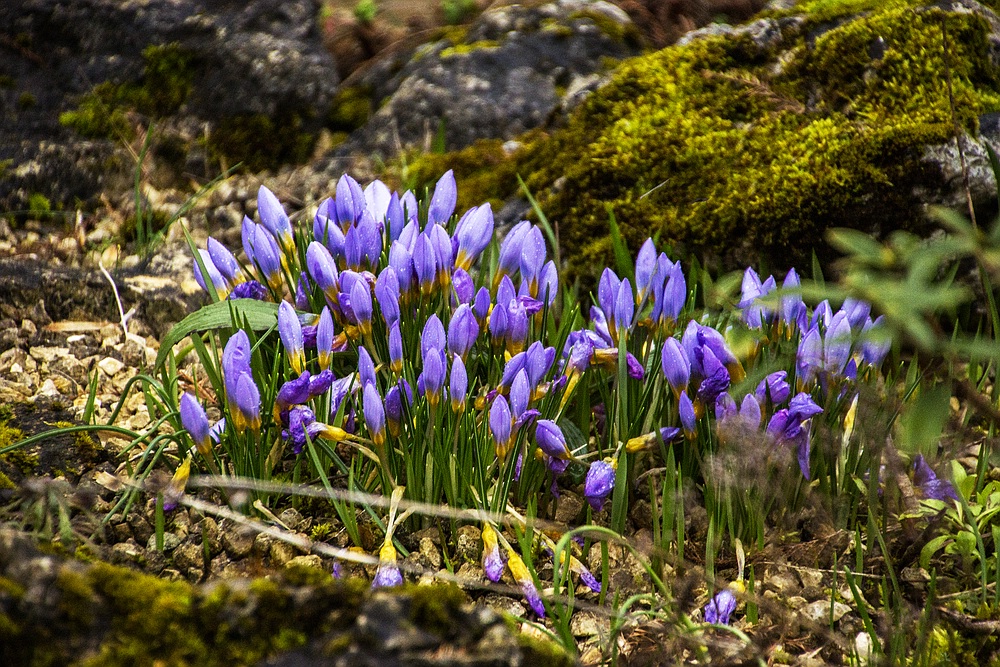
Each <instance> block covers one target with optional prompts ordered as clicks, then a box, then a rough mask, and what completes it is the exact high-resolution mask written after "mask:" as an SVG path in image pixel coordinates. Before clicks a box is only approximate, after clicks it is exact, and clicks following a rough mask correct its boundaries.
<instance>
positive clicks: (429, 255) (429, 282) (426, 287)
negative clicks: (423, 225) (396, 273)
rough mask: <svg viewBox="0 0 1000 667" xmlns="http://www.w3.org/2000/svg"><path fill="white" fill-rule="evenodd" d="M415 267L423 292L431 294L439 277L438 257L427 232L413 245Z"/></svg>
mask: <svg viewBox="0 0 1000 667" xmlns="http://www.w3.org/2000/svg"><path fill="white" fill-rule="evenodd" d="M413 269H414V271H415V272H416V274H417V280H418V282H419V284H420V292H421V294H424V295H425V296H426V295H428V294H430V293H431V291H432V290H433V289H434V282H435V280H436V279H437V259H436V256H435V254H434V245H433V243H432V242H431V239H430V238H429V237H428V236H427V235H426V234H420V235H419V236H418V237H417V241H416V243H415V244H414V246H413Z"/></svg>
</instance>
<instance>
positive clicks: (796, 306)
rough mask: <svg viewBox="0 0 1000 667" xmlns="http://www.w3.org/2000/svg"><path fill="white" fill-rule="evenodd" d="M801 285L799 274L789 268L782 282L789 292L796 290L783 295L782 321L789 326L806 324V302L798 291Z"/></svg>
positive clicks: (783, 289) (784, 289)
mask: <svg viewBox="0 0 1000 667" xmlns="http://www.w3.org/2000/svg"><path fill="white" fill-rule="evenodd" d="M800 287H801V282H800V281H799V274H797V273H796V272H795V269H789V270H788V273H787V274H785V280H784V282H782V283H781V289H782V291H785V292H789V291H793V290H795V291H796V293H794V294H785V295H783V296H782V297H781V321H782V322H783V323H784V324H785V326H787V327H792V326H793V325H794V326H798V327H799V328H802V327H803V326H804V325H805V317H806V304H805V302H804V301H803V300H802V294H801V293H799V292H797V290H799V288H800Z"/></svg>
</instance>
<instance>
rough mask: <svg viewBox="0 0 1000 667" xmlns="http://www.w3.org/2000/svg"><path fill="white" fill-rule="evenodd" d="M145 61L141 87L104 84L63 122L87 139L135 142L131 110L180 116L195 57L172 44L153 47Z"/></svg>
mask: <svg viewBox="0 0 1000 667" xmlns="http://www.w3.org/2000/svg"><path fill="white" fill-rule="evenodd" d="M142 57H143V61H144V67H143V75H142V79H141V80H140V81H139V82H138V83H112V82H110V81H105V82H103V83H100V84H98V85H96V86H94V88H93V89H91V91H90V92H88V93H87V94H85V95H84V96H83V97H82V98H81V99H80V101H79V103H78V106H77V108H76V109H74V110H70V111H66V112H63V113H61V114H60V115H59V122H60V123H61V124H62V125H65V126H66V127H69V128H71V129H72V130H74V131H75V132H77V133H79V134H81V135H83V136H86V137H111V138H120V137H124V138H127V139H131V138H132V136H133V134H134V132H133V130H132V126H131V123H129V122H128V119H127V115H126V114H127V112H128V111H129V110H135V111H138V112H139V113H141V114H144V115H146V116H148V117H150V118H162V117H164V116H168V115H170V114H172V113H174V112H176V111H177V110H178V109H179V108H180V107H181V105H182V104H184V102H185V101H186V100H187V98H188V96H189V95H190V94H191V88H192V85H193V82H194V59H193V56H192V55H191V54H190V53H189V52H188V51H186V50H184V49H182V48H181V47H180V46H179V45H178V44H176V43H171V44H151V45H150V46H147V47H146V48H145V49H144V50H143V52H142Z"/></svg>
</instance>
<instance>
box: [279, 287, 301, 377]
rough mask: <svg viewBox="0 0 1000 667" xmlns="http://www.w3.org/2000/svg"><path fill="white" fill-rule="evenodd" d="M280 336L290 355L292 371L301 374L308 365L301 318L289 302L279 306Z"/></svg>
mask: <svg viewBox="0 0 1000 667" xmlns="http://www.w3.org/2000/svg"><path fill="white" fill-rule="evenodd" d="M278 336H279V337H280V338H281V344H282V345H284V346H285V353H286V354H287V355H288V363H289V364H290V365H291V367H292V370H293V371H295V372H296V373H301V372H302V371H303V369H304V368H305V364H306V356H305V351H304V350H303V345H304V342H303V338H302V324H301V323H300V322H299V316H298V315H296V314H295V308H294V307H293V306H292V304H290V303H288V302H287V301H282V302H281V303H280V304H278Z"/></svg>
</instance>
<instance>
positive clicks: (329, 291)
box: [306, 241, 340, 303]
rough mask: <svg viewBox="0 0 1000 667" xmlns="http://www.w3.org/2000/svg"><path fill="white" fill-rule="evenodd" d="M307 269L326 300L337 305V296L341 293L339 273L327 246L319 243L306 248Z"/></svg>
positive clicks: (316, 242) (314, 242) (313, 243)
mask: <svg viewBox="0 0 1000 667" xmlns="http://www.w3.org/2000/svg"><path fill="white" fill-rule="evenodd" d="M306 268H308V269H309V275H310V276H312V279H313V282H314V283H316V284H317V285H318V286H319V288H320V289H321V290H322V291H323V294H325V295H326V298H327V299H329V300H330V301H332V302H334V303H336V302H337V294H338V293H339V292H340V280H339V273H338V271H337V264H336V262H334V261H333V257H332V256H331V255H330V251H329V250H327V248H326V246H324V245H323V244H322V243H319V242H318V241H313V242H312V243H310V244H309V247H308V248H306Z"/></svg>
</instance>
